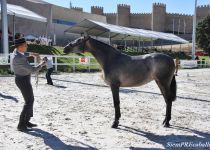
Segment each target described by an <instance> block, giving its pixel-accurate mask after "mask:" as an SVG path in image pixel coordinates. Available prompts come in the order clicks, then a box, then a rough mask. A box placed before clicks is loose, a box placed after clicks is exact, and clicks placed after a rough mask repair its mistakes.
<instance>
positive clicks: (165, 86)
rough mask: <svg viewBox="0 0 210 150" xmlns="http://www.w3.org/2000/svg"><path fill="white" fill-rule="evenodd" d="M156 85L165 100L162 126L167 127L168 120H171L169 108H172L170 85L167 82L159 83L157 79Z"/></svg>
mask: <svg viewBox="0 0 210 150" xmlns="http://www.w3.org/2000/svg"><path fill="white" fill-rule="evenodd" d="M156 83H157V85H158V87H159V88H160V91H161V93H162V94H163V97H164V99H165V102H166V116H165V119H164V121H163V124H164V127H169V126H170V124H169V121H170V120H171V109H172V99H171V96H170V94H171V93H170V85H168V84H167V83H161V82H159V81H156Z"/></svg>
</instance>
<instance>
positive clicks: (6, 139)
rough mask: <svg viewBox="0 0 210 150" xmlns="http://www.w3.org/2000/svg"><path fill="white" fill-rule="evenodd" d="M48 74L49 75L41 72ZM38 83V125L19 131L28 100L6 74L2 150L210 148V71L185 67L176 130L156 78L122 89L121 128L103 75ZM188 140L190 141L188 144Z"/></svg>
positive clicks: (0, 98) (0, 81) (0, 88)
mask: <svg viewBox="0 0 210 150" xmlns="http://www.w3.org/2000/svg"><path fill="white" fill-rule="evenodd" d="M41 76H43V75H41ZM53 79H54V83H55V85H56V86H48V85H46V84H45V82H46V80H45V79H44V78H40V80H39V86H38V87H37V88H36V87H35V80H34V77H33V78H32V84H33V87H34V95H35V104H34V118H33V119H32V122H35V123H37V124H38V125H39V126H38V128H36V129H34V130H33V131H31V132H29V133H23V132H19V131H17V130H16V127H17V123H18V119H19V114H20V112H21V109H22V107H23V98H22V95H21V93H20V92H19V90H18V89H17V87H16V86H15V84H14V77H0V111H1V112H0V150H25V149H27V150H28V149H29V150H32V149H33V150H45V149H54V150H66V149H70V150H86V149H93V150H94V149H103V150H124V149H131V150H144V149H152V150H157V149H174V148H176V147H179V146H183V148H182V149H190V148H194V149H210V69H197V70H181V71H180V72H179V76H178V77H177V84H178V94H177V95H178V97H177V100H176V101H175V102H174V103H173V109H172V120H171V124H172V126H171V128H164V127H163V126H162V124H161V123H162V121H163V119H164V116H165V102H164V100H163V97H162V95H160V91H159V89H158V87H157V85H156V84H155V82H151V83H149V84H146V85H144V86H141V87H135V88H121V91H120V98H121V113H122V117H121V120H120V126H119V128H118V129H112V128H111V127H110V126H111V124H112V122H113V117H114V108H113V103H112V95H111V91H110V89H109V87H107V86H106V85H105V84H104V82H103V80H102V79H101V77H100V74H99V73H94V74H93V73H91V74H88V73H82V74H80V73H75V74H74V73H71V74H62V75H53ZM184 142H185V143H184Z"/></svg>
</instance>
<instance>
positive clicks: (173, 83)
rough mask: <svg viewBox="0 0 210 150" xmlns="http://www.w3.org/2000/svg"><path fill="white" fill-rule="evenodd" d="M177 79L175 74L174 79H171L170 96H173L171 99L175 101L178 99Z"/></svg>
mask: <svg viewBox="0 0 210 150" xmlns="http://www.w3.org/2000/svg"><path fill="white" fill-rule="evenodd" d="M176 89H177V86H176V79H175V75H174V76H173V79H172V81H171V85H170V96H171V101H175V100H176Z"/></svg>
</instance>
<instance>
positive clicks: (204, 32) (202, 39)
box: [196, 15, 210, 56]
mask: <svg viewBox="0 0 210 150" xmlns="http://www.w3.org/2000/svg"><path fill="white" fill-rule="evenodd" d="M196 41H197V45H198V47H200V48H202V49H203V50H204V51H205V52H207V53H208V55H209V56H210V15H208V16H207V17H206V18H205V19H203V20H202V21H201V22H199V23H198V26H197V28H196Z"/></svg>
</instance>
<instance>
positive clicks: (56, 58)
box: [0, 53, 99, 72]
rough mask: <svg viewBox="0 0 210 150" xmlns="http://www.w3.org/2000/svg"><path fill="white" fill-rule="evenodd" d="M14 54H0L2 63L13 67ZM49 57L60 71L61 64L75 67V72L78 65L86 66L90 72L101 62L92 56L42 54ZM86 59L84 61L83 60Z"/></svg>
mask: <svg viewBox="0 0 210 150" xmlns="http://www.w3.org/2000/svg"><path fill="white" fill-rule="evenodd" d="M12 55H13V54H12V53H11V54H9V55H0V65H5V66H9V65H10V67H11V61H10V58H12V57H13V56H12ZM45 56H46V57H48V60H51V61H52V63H53V66H54V68H55V71H58V68H59V66H70V67H72V69H73V72H75V71H76V67H77V66H86V67H87V70H88V71H89V72H90V70H91V67H92V66H96V67H97V68H99V64H98V63H97V61H96V59H95V58H94V57H92V56H84V57H83V56H61V55H40V57H41V58H43V57H45ZM62 59H67V60H68V61H66V63H63V62H62ZM81 60H84V61H81ZM35 64H36V62H32V63H31V65H35Z"/></svg>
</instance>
